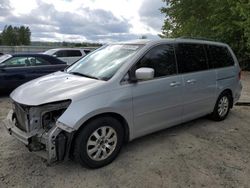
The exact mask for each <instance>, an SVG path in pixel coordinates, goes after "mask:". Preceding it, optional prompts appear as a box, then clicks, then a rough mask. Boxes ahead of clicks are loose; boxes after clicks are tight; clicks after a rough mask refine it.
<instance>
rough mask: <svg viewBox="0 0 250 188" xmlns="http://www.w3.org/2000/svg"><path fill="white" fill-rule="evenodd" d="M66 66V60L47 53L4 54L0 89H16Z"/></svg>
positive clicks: (0, 61)
mask: <svg viewBox="0 0 250 188" xmlns="http://www.w3.org/2000/svg"><path fill="white" fill-rule="evenodd" d="M66 67H67V64H66V63H65V62H63V61H61V60H59V59H57V58H55V57H52V56H49V55H45V54H15V55H3V56H1V57H0V89H14V88H16V87H17V86H19V85H21V84H23V83H25V82H27V81H30V80H32V79H35V78H38V77H40V76H43V75H46V74H49V73H52V72H56V71H59V70H62V69H64V68H66Z"/></svg>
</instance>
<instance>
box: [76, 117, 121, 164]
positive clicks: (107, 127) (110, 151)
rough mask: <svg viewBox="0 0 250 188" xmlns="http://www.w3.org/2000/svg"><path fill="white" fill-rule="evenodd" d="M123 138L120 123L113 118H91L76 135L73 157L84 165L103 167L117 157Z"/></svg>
mask: <svg viewBox="0 0 250 188" xmlns="http://www.w3.org/2000/svg"><path fill="white" fill-rule="evenodd" d="M123 139H124V130H123V127H122V124H121V123H120V122H119V121H118V120H116V119H115V118H112V117H99V118H97V119H94V120H91V121H90V122H88V123H87V124H86V126H85V127H84V128H83V129H82V130H81V131H80V133H79V134H78V135H77V137H76V140H75V146H74V158H75V160H76V161H78V162H79V163H80V164H81V165H82V166H84V167H88V168H100V167H103V166H105V165H108V164H109V163H111V162H112V161H113V160H114V159H115V158H116V157H117V155H118V154H119V152H120V149H121V147H122V143H123Z"/></svg>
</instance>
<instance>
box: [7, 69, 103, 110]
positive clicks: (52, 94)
mask: <svg viewBox="0 0 250 188" xmlns="http://www.w3.org/2000/svg"><path fill="white" fill-rule="evenodd" d="M104 83H105V81H101V80H95V79H90V78H85V77H80V76H76V75H72V74H68V73H64V72H56V73H53V74H49V75H47V76H43V77H40V78H37V79H35V80H32V81H30V82H27V83H25V84H23V85H21V86H20V87H18V88H17V89H15V90H14V91H13V92H12V93H11V95H10V97H11V98H12V99H13V100H14V101H16V102H18V103H20V104H25V105H30V106H37V105H41V104H46V103H51V102H56V101H62V100H67V99H71V100H74V99H76V98H77V96H79V95H81V97H84V96H82V95H83V93H84V92H86V91H88V90H89V89H90V88H93V87H94V86H96V85H100V84H101V85H102V84H104Z"/></svg>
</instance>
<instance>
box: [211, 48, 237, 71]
mask: <svg viewBox="0 0 250 188" xmlns="http://www.w3.org/2000/svg"><path fill="white" fill-rule="evenodd" d="M207 55H208V61H209V65H210V67H211V68H221V67H229V66H233V65H234V60H233V57H232V55H231V53H230V52H229V50H228V48H227V47H225V46H212V45H208V46H207Z"/></svg>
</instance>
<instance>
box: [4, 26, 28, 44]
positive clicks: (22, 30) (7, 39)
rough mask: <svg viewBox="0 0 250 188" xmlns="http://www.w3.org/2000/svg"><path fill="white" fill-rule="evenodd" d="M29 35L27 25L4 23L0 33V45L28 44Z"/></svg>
mask: <svg viewBox="0 0 250 188" xmlns="http://www.w3.org/2000/svg"><path fill="white" fill-rule="evenodd" d="M30 37H31V31H30V29H29V27H25V26H20V27H16V26H14V27H13V26H12V25H6V26H5V27H4V29H3V31H2V33H0V45H8V46H17V45H29V44H30Z"/></svg>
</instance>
